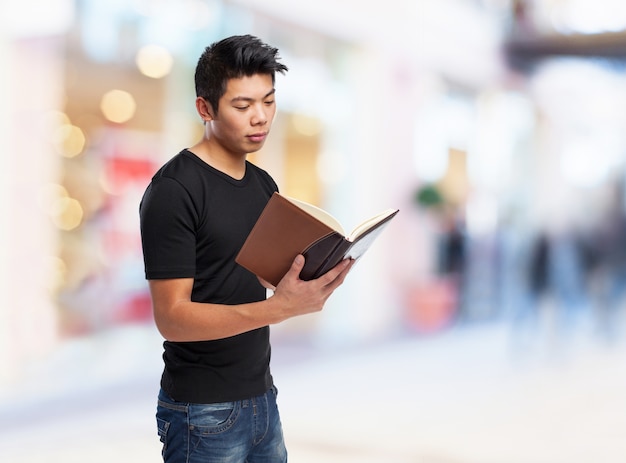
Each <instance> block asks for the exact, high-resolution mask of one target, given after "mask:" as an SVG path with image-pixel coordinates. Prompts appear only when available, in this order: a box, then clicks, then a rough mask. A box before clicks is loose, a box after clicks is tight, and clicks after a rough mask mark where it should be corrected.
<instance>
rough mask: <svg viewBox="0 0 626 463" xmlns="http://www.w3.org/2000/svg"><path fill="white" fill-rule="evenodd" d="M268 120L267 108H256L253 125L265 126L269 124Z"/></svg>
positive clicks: (252, 120)
mask: <svg viewBox="0 0 626 463" xmlns="http://www.w3.org/2000/svg"><path fill="white" fill-rule="evenodd" d="M268 120H269V117H268V115H267V111H266V109H265V107H264V106H262V105H260V106H257V107H256V110H255V111H254V114H253V115H252V119H251V120H250V123H251V124H252V125H265V124H267V121H268Z"/></svg>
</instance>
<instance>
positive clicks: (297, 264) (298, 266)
mask: <svg viewBox="0 0 626 463" xmlns="http://www.w3.org/2000/svg"><path fill="white" fill-rule="evenodd" d="M303 267H304V256H303V255H302V254H298V255H297V256H296V258H295V259H294V260H293V262H292V264H291V268H290V269H289V272H288V273H295V274H296V276H300V271H301V270H302V268H303Z"/></svg>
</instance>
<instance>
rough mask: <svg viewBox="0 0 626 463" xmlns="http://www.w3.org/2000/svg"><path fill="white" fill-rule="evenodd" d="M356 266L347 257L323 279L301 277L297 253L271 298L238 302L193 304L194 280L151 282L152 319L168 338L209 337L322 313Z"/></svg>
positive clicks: (237, 332) (300, 261)
mask: <svg viewBox="0 0 626 463" xmlns="http://www.w3.org/2000/svg"><path fill="white" fill-rule="evenodd" d="M352 264H353V261H350V260H345V261H343V262H341V263H340V264H338V265H337V266H336V267H335V268H334V269H332V270H330V271H329V272H327V273H326V274H325V275H323V276H321V277H320V278H318V279H316V280H311V281H303V280H300V278H299V277H298V275H300V271H301V270H302V267H303V266H304V257H302V256H298V257H296V259H295V260H294V262H293V264H292V266H291V268H290V270H289V272H287V274H286V275H285V276H284V277H283V279H282V280H281V281H280V283H278V286H277V287H276V288H275V289H274V294H273V295H272V296H271V297H270V298H268V299H267V300H264V301H259V302H252V303H249V304H239V305H223V304H208V303H200V302H192V301H191V289H192V286H193V279H191V278H177V279H167V280H150V294H151V296H152V304H153V309H154V319H155V322H156V325H157V328H158V329H159V331H160V332H161V334H162V335H163V337H164V338H165V339H167V340H169V341H178V342H185V341H208V340H213V339H220V338H225V337H229V336H234V335H237V334H241V333H244V332H246V331H250V330H253V329H256V328H261V327H263V326H266V325H270V324H275V323H279V322H281V321H283V320H287V319H288V318H292V317H295V316H298V315H304V314H307V313H313V312H319V311H320V310H322V308H323V307H324V304H325V303H326V301H327V300H328V298H329V297H330V295H331V294H332V293H333V292H334V291H335V289H337V288H338V287H339V286H340V285H341V284H342V283H343V281H344V280H345V277H346V275H347V274H348V272H349V270H350V268H351V267H352Z"/></svg>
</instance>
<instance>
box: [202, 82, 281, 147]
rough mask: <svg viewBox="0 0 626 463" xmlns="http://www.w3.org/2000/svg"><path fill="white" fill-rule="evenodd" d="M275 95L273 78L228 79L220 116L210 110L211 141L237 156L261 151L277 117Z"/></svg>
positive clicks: (221, 102)
mask: <svg viewBox="0 0 626 463" xmlns="http://www.w3.org/2000/svg"><path fill="white" fill-rule="evenodd" d="M274 92H275V90H274V85H273V83H272V76H270V75H265V74H255V75H253V76H250V77H241V78H237V79H231V80H229V81H228V84H227V86H226V93H224V95H223V96H222V98H221V99H220V103H219V111H218V113H217V114H215V113H214V112H212V111H211V114H212V117H211V118H210V120H209V121H208V124H209V127H210V130H211V136H210V138H211V139H212V141H214V142H217V143H219V144H220V145H221V146H222V148H224V149H225V150H226V151H228V152H230V153H232V154H236V155H245V154H248V153H252V152H254V151H258V150H260V149H261V148H262V147H263V144H264V143H265V140H266V139H267V135H268V134H269V131H270V127H271V125H272V121H273V120H274V115H275V114H276V101H275V94H274Z"/></svg>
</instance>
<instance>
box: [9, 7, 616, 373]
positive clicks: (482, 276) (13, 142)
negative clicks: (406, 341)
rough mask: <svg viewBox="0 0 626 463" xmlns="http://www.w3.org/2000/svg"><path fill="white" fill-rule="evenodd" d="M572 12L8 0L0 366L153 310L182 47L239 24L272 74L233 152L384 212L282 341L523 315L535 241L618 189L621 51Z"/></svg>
mask: <svg viewBox="0 0 626 463" xmlns="http://www.w3.org/2000/svg"><path fill="white" fill-rule="evenodd" d="M544 3H545V5H544ZM575 3H581V4H582V3H584V2H580V1H579V2H574V1H571V2H521V1H512V0H511V1H507V0H483V1H477V2H461V1H454V0H445V1H444V0H436V1H435V0H432V1H427V0H422V1H416V2H408V1H401V0H393V1H391V2H386V3H380V4H376V5H371V6H369V5H368V6H367V7H366V6H363V5H361V4H358V7H357V6H355V3H354V2H337V1H334V2H328V1H318V2H315V3H314V4H313V3H310V2H308V3H303V4H298V7H297V8H295V7H293V6H292V4H290V3H289V2H287V1H286V0H285V1H280V0H275V1H271V2H268V1H265V2H260V1H256V0H238V1H235V0H231V1H221V0H185V1H183V2H173V1H165V0H160V1H157V0H153V1H150V0H145V1H140V0H137V1H130V2H128V1H126V2H121V1H107V0H82V1H80V0H76V1H74V2H72V1H69V0H65V1H64V0H55V1H47V2H43V1H34V0H32V1H26V2H19V3H18V2H6V3H5V4H4V5H3V8H4V10H3V13H4V14H3V16H4V18H5V20H4V23H5V25H7V24H10V27H8V26H7V27H5V28H3V31H4V33H3V34H2V35H0V55H1V56H2V58H3V61H5V62H6V63H8V66H6V69H7V72H5V73H2V77H0V88H1V90H0V92H1V93H0V94H1V95H2V99H3V101H8V102H9V104H8V105H2V108H1V109H0V143H1V144H2V146H4V147H5V152H6V154H5V156H3V158H2V161H1V162H2V166H3V169H2V172H3V173H4V174H3V176H4V180H5V181H3V182H2V187H1V188H2V191H3V195H2V200H0V210H1V211H2V212H3V217H4V218H5V219H4V220H5V226H4V227H3V231H2V233H1V234H0V239H1V242H2V246H0V249H1V252H2V254H3V262H4V266H3V267H2V269H1V275H2V277H3V278H2V279H1V280H0V281H1V282H2V283H1V285H2V289H3V294H5V295H6V303H5V304H3V305H2V307H0V320H2V323H1V325H0V347H2V352H3V354H2V355H3V357H2V358H0V361H3V362H4V364H5V365H11V366H10V367H9V368H8V369H6V370H5V373H3V374H5V375H8V377H9V378H10V377H11V376H12V375H13V374H18V373H19V369H20V368H21V366H20V365H21V364H22V363H23V362H25V361H28V359H30V358H32V357H37V356H40V355H42V354H43V353H45V352H46V350H47V349H49V348H51V347H52V346H53V345H54V344H55V343H56V342H59V340H62V339H63V338H65V337H67V336H77V335H87V334H89V333H93V332H96V331H99V330H103V329H108V328H110V327H113V326H116V325H117V324H120V323H145V322H148V323H149V322H150V317H151V308H150V300H149V296H148V293H147V286H146V282H145V280H144V278H143V264H142V257H141V249H140V243H139V235H138V212H137V211H138V204H139V200H140V198H141V194H142V193H143V190H144V188H145V186H146V185H147V183H148V181H149V179H150V177H151V175H152V173H153V172H154V171H155V170H156V169H157V167H158V166H160V165H161V164H162V163H163V162H164V161H165V160H167V159H168V158H169V157H171V156H173V155H174V154H175V153H176V152H177V151H178V150H179V149H181V148H182V147H185V146H188V145H189V144H191V143H193V142H194V141H195V139H196V138H197V137H198V136H199V134H200V130H201V126H200V123H199V120H198V118H197V117H196V116H195V107H194V97H195V95H194V90H193V80H192V77H193V69H194V67H195V61H196V59H197V57H198V56H199V55H200V53H201V51H202V50H203V48H204V47H205V46H206V45H208V44H209V43H211V42H213V41H214V40H217V39H219V38H221V37H223V36H226V35H230V34H238V33H252V34H255V35H259V36H261V37H262V38H263V39H264V40H265V41H267V42H269V43H271V44H273V45H275V46H277V47H278V48H279V49H280V50H281V55H282V56H283V58H284V61H285V63H286V64H287V65H288V66H289V68H290V71H289V72H288V73H287V75H286V76H285V77H283V76H278V78H277V89H278V97H279V100H278V101H279V109H280V112H279V114H278V115H277V119H276V121H275V125H274V128H273V132H274V133H273V137H271V138H270V141H269V142H268V144H267V145H266V147H265V148H264V149H263V152H261V153H256V154H254V155H253V156H252V158H251V159H252V160H253V161H254V162H256V163H258V164H259V165H261V166H262V167H264V168H267V169H268V170H269V171H270V172H272V174H273V175H274V177H275V178H276V180H277V181H278V183H279V185H280V186H281V190H282V191H283V192H284V193H286V194H288V195H292V196H295V197H298V198H301V199H304V200H307V201H310V202H313V203H316V204H318V205H320V206H322V207H324V208H325V209H327V210H329V211H331V212H332V213H334V214H335V215H336V216H337V217H338V218H340V221H341V222H342V223H344V224H346V226H347V227H348V228H350V227H351V226H352V225H354V224H356V223H358V222H359V221H360V220H361V219H363V218H364V217H368V216H369V215H372V214H373V213H375V212H378V211H379V210H382V209H385V208H387V207H398V208H400V209H401V214H400V215H399V216H398V219H397V221H396V223H395V224H394V225H395V226H394V227H391V228H390V229H389V231H388V232H386V235H385V236H382V237H381V239H380V242H378V243H377V245H376V246H375V247H374V248H373V249H372V250H371V251H370V253H369V254H368V255H367V256H366V258H365V259H367V260H364V262H363V263H362V265H359V266H358V267H357V268H356V269H355V271H354V274H353V275H352V276H351V277H352V278H351V279H350V281H348V282H347V283H346V285H345V290H342V291H341V292H339V293H338V294H337V295H336V297H334V298H333V299H332V300H331V301H330V302H329V307H328V308H327V310H325V311H324V312H323V313H322V314H320V315H319V316H316V317H311V318H307V319H306V320H294V321H293V322H290V323H287V324H285V325H284V326H281V327H277V329H276V333H277V335H279V336H283V337H307V336H309V337H313V338H314V341H315V342H320V343H328V344H330V345H336V344H342V343H352V342H363V341H367V340H371V339H376V338H379V337H385V336H389V335H391V334H398V333H402V334H404V333H416V332H417V333H430V332H434V331H438V330H441V329H444V328H446V327H448V326H450V325H451V324H453V323H457V322H459V321H481V320H487V319H490V318H493V317H498V316H502V315H510V314H516V313H519V312H520V311H523V308H520V305H522V304H521V303H520V301H524V300H526V297H527V293H528V291H527V288H526V286H527V282H526V279H525V273H524V272H525V269H526V268H527V264H528V262H527V260H528V259H527V258H528V256H529V255H530V252H529V250H530V249H531V246H532V244H533V239H534V237H535V236H536V235H537V234H538V233H539V232H540V231H545V232H548V233H550V234H551V236H562V235H563V234H565V233H566V232H567V233H574V232H575V234H576V237H579V236H581V235H584V236H589V235H590V234H593V233H594V232H595V231H596V228H595V225H596V224H602V223H604V222H603V220H604V218H605V215H603V213H605V211H609V209H608V208H609V206H610V204H609V203H608V200H609V199H610V198H613V199H614V198H615V197H614V196H609V193H611V192H613V191H614V190H612V189H611V187H612V186H615V185H617V186H618V187H621V186H620V185H621V184H620V182H621V181H622V180H623V174H624V150H625V148H626V140H624V135H623V133H624V131H623V130H622V126H623V124H624V122H625V119H626V112H625V110H624V109H622V108H624V107H626V105H623V104H620V103H621V101H622V100H623V99H624V98H626V93H625V91H624V90H623V89H624V88H626V87H625V86H624V74H623V67H622V61H621V59H622V58H623V56H621V55H620V53H618V52H615V47H613V46H607V45H601V44H605V43H606V42H603V41H602V40H601V39H599V38H596V37H595V36H594V37H593V38H591V36H587V41H584V42H581V43H584V44H588V43H589V40H596V42H594V43H596V44H600V45H596V46H595V47H590V46H588V45H584V46H583V45H581V46H578V47H575V46H572V45H571V44H572V43H574V42H575V41H578V40H581V37H582V36H581V34H582V32H579V33H577V34H574V35H572V32H571V31H565V30H564V28H565V26H564V24H566V22H565V19H567V18H572V17H577V16H576V15H575V14H574V12H575V9H574V8H573V7H571V8H570V9H567V8H565V6H564V5H566V4H571V5H574V4H575ZM550 5H552V6H551V7H550ZM571 5H570V6H571ZM539 6H541V7H539ZM32 8H38V9H39V11H41V12H42V13H43V12H47V14H41V15H31V14H30V11H32ZM355 11H356V12H358V14H355ZM559 11H560V12H561V13H562V17H563V21H562V22H561V23H558V21H557V23H558V24H560V25H559V27H558V28H557V27H556V26H555V24H556V23H549V24H548V23H547V22H546V19H545V18H547V17H552V18H558V16H556V13H558V12H559ZM620 11H621V9H620ZM7 18H10V20H7ZM609 19H610V18H609ZM613 19H615V18H613ZM596 20H597V22H598V24H599V23H600V19H599V18H596ZM555 21H556V20H555ZM623 24H626V21H624V22H623ZM623 24H622V26H620V27H621V28H622V29H623ZM611 27H614V28H615V27H616V26H615V25H614V24H611ZM559 28H560V29H559ZM557 33H558V35H557ZM585 33H588V31H585ZM619 34H620V32H619V31H613V32H610V31H609V32H607V31H605V32H604V33H603V35H602V36H603V37H609V38H611V39H612V40H620V36H619ZM555 37H557V38H558V39H556V38H555ZM555 40H556V41H557V42H558V44H563V43H564V44H567V45H565V46H564V47H565V48H563V47H561V48H558V47H557V48H554V43H556V42H555ZM576 43H577V42H576ZM611 43H613V42H611ZM618 43H623V42H618ZM503 45H504V46H503ZM568 50H569V52H568ZM581 50H582V51H581ZM564 55H569V56H570V58H562V56H564ZM581 55H582V56H581ZM572 56H573V57H572ZM597 56H604V58H605V59H604V60H602V61H598V60H597V59H595V58H594V57H597ZM590 57H591V58H594V59H590ZM619 192H620V194H623V190H619ZM561 242H563V241H561ZM567 265H568V268H569V269H570V270H571V269H573V268H579V270H580V271H581V272H582V267H574V266H573V265H574V264H571V265H570V264H567ZM572 273H573V272H572V271H570V272H569V275H570V280H569V281H570V283H569V284H570V285H571V284H573V283H572V281H574V280H571V279H572V278H577V277H576V276H575V275H574V276H572V275H571V274H572ZM559 275H562V274H561V273H559ZM578 278H582V277H581V276H580V275H579V276H578ZM568 294H570V295H571V293H568ZM572 297H576V298H581V297H582V296H581V295H579V294H577V295H574V296H572Z"/></svg>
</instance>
